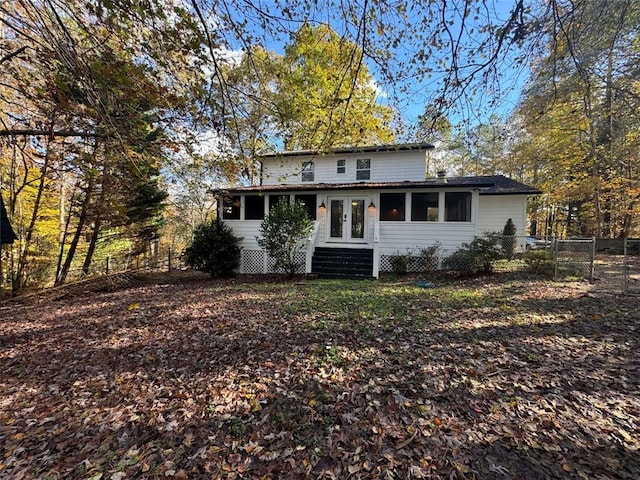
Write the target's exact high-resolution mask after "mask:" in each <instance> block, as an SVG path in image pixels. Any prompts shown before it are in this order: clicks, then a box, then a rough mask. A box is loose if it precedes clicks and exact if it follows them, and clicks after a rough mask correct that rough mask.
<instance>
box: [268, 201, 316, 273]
mask: <svg viewBox="0 0 640 480" xmlns="http://www.w3.org/2000/svg"><path fill="white" fill-rule="evenodd" d="M312 229H313V220H311V219H310V218H309V215H308V214H307V210H306V208H305V207H304V206H303V205H301V204H299V203H292V204H289V203H287V202H278V203H277V204H276V205H274V206H273V208H271V211H270V212H269V215H267V216H266V217H265V219H264V220H263V221H262V223H261V224H260V234H261V235H262V236H261V237H259V238H257V239H256V240H257V241H258V245H260V246H261V247H262V248H264V249H265V250H266V251H267V252H269V256H270V257H271V258H272V259H273V260H274V262H275V265H274V266H275V268H276V269H278V270H283V271H284V272H286V273H288V274H289V276H290V277H293V275H294V274H295V273H296V270H297V268H298V263H297V262H296V253H297V252H298V250H300V247H301V246H302V242H303V241H304V240H305V239H306V238H307V237H308V236H309V235H310V234H311V230H312Z"/></svg>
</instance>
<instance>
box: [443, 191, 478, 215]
mask: <svg viewBox="0 0 640 480" xmlns="http://www.w3.org/2000/svg"><path fill="white" fill-rule="evenodd" d="M444 219H445V221H447V222H470V221H471V192H447V193H445V195H444Z"/></svg>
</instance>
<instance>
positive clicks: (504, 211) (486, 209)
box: [476, 195, 527, 236]
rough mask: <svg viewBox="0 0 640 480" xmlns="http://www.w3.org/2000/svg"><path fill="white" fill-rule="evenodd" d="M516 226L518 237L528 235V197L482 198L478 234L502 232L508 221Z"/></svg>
mask: <svg viewBox="0 0 640 480" xmlns="http://www.w3.org/2000/svg"><path fill="white" fill-rule="evenodd" d="M509 218H510V219H511V220H513V223H514V225H515V226H516V236H523V235H526V234H527V231H526V229H527V197H526V196H525V195H496V196H482V195H481V196H480V205H479V212H478V225H477V230H476V233H477V235H482V234H483V233H484V232H487V231H490V232H494V231H499V232H502V229H503V228H504V225H505V223H507V220H508V219H509Z"/></svg>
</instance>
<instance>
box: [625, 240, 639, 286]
mask: <svg viewBox="0 0 640 480" xmlns="http://www.w3.org/2000/svg"><path fill="white" fill-rule="evenodd" d="M622 268H623V273H622V291H623V292H624V293H627V294H629V293H631V294H640V238H626V239H625V240H624V263H623V266H622Z"/></svg>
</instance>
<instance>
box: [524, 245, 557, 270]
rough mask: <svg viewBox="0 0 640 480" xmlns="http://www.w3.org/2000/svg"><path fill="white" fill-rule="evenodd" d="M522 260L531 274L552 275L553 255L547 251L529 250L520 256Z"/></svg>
mask: <svg viewBox="0 0 640 480" xmlns="http://www.w3.org/2000/svg"><path fill="white" fill-rule="evenodd" d="M522 259H523V260H524V263H525V264H526V265H527V269H528V270H529V271H530V272H531V273H536V274H540V275H551V274H552V273H553V255H552V254H551V252H549V251H548V250H529V251H527V252H525V253H524V254H523V255H522Z"/></svg>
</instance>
